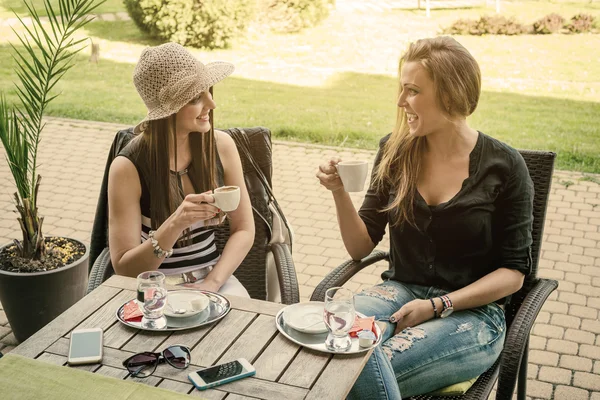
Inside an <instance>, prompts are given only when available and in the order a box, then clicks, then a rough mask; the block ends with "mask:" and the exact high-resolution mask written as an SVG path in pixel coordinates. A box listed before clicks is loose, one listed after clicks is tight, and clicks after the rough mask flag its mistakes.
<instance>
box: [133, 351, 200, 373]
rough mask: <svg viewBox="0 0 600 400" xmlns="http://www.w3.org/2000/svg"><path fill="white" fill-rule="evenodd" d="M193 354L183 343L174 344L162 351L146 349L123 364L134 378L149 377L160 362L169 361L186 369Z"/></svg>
mask: <svg viewBox="0 0 600 400" xmlns="http://www.w3.org/2000/svg"><path fill="white" fill-rule="evenodd" d="M191 360H192V355H191V352H190V349H189V348H188V347H186V346H182V345H173V346H169V347H167V348H166V349H164V350H163V351H162V352H161V353H153V352H150V351H145V352H143V353H138V354H134V355H132V356H131V357H129V358H128V359H127V360H125V361H123V366H124V367H125V368H127V371H129V373H130V374H131V376H132V377H134V378H147V377H149V376H150V375H152V374H153V373H154V371H156V366H157V365H158V364H164V363H165V362H167V363H168V364H169V365H171V366H172V367H175V368H177V369H185V368H187V367H188V366H189V365H190V362H191Z"/></svg>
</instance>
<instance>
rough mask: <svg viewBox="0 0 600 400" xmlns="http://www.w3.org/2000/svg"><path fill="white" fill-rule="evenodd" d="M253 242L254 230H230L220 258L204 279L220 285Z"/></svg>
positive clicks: (233, 270) (232, 271)
mask: <svg viewBox="0 0 600 400" xmlns="http://www.w3.org/2000/svg"><path fill="white" fill-rule="evenodd" d="M253 243H254V231H250V230H245V229H240V230H238V231H236V232H232V233H231V236H229V240H227V243H226V244H225V247H224V248H223V252H222V254H221V258H220V259H219V261H218V262H217V264H216V265H215V267H214V268H213V270H212V271H211V272H210V273H209V274H208V275H207V277H206V281H212V282H214V283H215V284H216V285H217V286H218V287H221V286H223V285H224V284H225V282H227V279H229V277H230V276H231V275H232V274H233V273H234V272H235V270H236V269H237V268H238V267H239V266H240V264H241V263H242V261H244V258H246V255H247V254H248V252H249V251H250V249H251V248H252V244H253Z"/></svg>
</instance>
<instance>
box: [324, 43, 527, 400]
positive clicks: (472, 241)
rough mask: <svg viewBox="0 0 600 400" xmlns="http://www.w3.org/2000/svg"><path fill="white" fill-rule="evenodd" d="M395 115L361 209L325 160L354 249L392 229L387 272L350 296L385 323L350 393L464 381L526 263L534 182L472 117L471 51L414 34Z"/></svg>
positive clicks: (406, 392) (491, 345) (492, 344)
mask: <svg viewBox="0 0 600 400" xmlns="http://www.w3.org/2000/svg"><path fill="white" fill-rule="evenodd" d="M400 72H401V77H400V89H399V96H398V118H397V124H396V127H395V129H394V130H393V132H392V133H391V134H390V135H388V136H386V137H385V138H383V140H382V141H381V144H380V150H379V153H378V155H377V157H376V158H375V165H374V168H373V177H372V182H371V186H370V188H369V190H368V191H367V194H366V196H365V200H364V202H363V205H362V207H361V209H360V211H358V212H356V210H355V208H354V206H353V204H352V201H351V199H350V196H349V195H348V193H346V192H345V191H344V190H343V185H342V183H341V181H340V178H339V177H338V176H337V174H336V169H335V165H336V164H337V163H338V162H339V159H332V160H330V162H329V163H327V164H324V165H321V166H320V167H319V172H318V173H317V177H318V178H319V179H320V181H321V184H322V185H323V186H325V187H326V188H327V189H329V190H331V191H332V192H333V197H334V200H335V205H336V209H337V213H338V220H339V225H340V230H341V234H342V238H343V240H344V244H345V246H346V249H347V250H348V252H349V253H350V255H351V256H352V258H353V259H357V260H358V259H361V258H363V257H365V256H367V255H368V254H369V253H371V251H372V250H373V249H374V248H375V246H376V245H377V243H379V242H380V241H381V239H382V237H383V235H384V233H385V230H386V228H388V229H389V235H390V269H389V270H387V271H385V272H384V273H383V275H382V278H383V280H384V282H383V283H382V284H379V285H376V286H374V287H372V288H370V289H367V290H365V291H363V292H362V293H360V294H358V295H357V296H355V303H356V309H357V310H358V311H360V312H362V313H364V314H366V315H368V316H372V315H374V316H375V318H376V319H377V320H380V321H385V322H386V323H387V325H388V326H387V328H388V329H387V330H386V333H385V334H384V337H383V340H382V345H381V346H378V347H377V348H376V349H375V350H374V352H373V355H372V357H371V358H370V359H369V361H368V362H367V365H366V366H365V368H364V370H363V371H362V373H361V375H360V376H359V378H358V380H357V382H356V384H355V386H354V388H353V389H352V391H351V393H350V398H352V399H399V398H400V394H402V396H405V397H411V396H415V395H419V394H425V393H429V392H431V391H434V390H437V389H440V388H443V387H446V386H448V385H452V384H455V383H459V382H465V381H468V380H470V379H472V378H475V377H477V376H478V375H480V374H482V373H483V372H485V371H486V370H487V369H488V368H489V367H490V366H491V365H492V364H493V363H494V362H495V361H496V359H497V358H498V356H499V355H500V352H501V350H502V347H503V343H504V336H505V331H506V322H505V319H504V313H503V311H502V308H501V306H502V305H503V304H504V299H505V298H506V297H507V296H510V295H511V294H512V293H514V292H516V291H517V290H519V289H520V288H521V286H522V284H523V279H524V277H525V275H526V274H528V273H529V272H530V269H531V255H530V245H531V243H532V237H531V231H532V220H533V217H532V212H533V207H532V202H533V184H532V181H531V179H530V177H529V173H528V170H527V166H526V165H525V162H524V160H523V158H522V157H521V155H520V154H519V152H518V151H516V150H515V149H513V148H511V147H509V146H508V145H506V144H504V143H502V142H500V141H498V140H496V139H493V138H491V137H489V136H487V135H484V134H483V133H481V132H478V131H476V130H474V129H472V128H470V127H469V125H468V124H467V121H466V117H467V116H469V115H471V114H472V113H473V111H475V108H476V107H477V103H478V101H479V96H480V93H481V73H480V70H479V66H478V64H477V61H476V60H475V59H474V58H473V56H472V55H471V54H470V53H469V52H468V51H467V50H466V49H465V48H464V47H463V46H461V45H460V44H459V43H458V42H457V41H455V40H454V39H452V38H450V37H437V38H432V39H422V40H418V41H416V42H414V43H412V44H411V45H410V46H409V48H408V51H407V52H406V53H405V54H404V56H403V57H402V59H401V62H400Z"/></svg>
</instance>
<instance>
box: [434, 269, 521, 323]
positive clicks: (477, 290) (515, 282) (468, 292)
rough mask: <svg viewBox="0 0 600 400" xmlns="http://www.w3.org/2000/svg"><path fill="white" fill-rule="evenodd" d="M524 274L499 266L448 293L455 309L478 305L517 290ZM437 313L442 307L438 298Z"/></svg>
mask: <svg viewBox="0 0 600 400" xmlns="http://www.w3.org/2000/svg"><path fill="white" fill-rule="evenodd" d="M524 278H525V276H524V275H523V274H522V273H521V272H519V271H516V270H513V269H508V268H499V269H497V270H495V271H493V272H490V273H489V274H487V275H485V276H484V277H482V278H480V279H478V280H477V281H475V282H473V283H471V284H470V285H468V286H465V287H464V288H462V289H459V290H457V291H455V292H452V293H449V294H448V297H449V298H450V300H452V306H453V307H454V310H455V311H458V310H466V309H469V308H476V307H480V306H483V305H486V304H489V303H492V302H494V301H496V300H499V299H502V298H504V297H506V296H509V295H511V294H513V293H515V292H516V291H518V290H519V289H520V288H521V286H523V279H524ZM436 303H437V307H438V314H439V312H440V310H441V307H442V302H441V300H440V299H436Z"/></svg>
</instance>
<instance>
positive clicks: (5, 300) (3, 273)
mask: <svg viewBox="0 0 600 400" xmlns="http://www.w3.org/2000/svg"><path fill="white" fill-rule="evenodd" d="M43 4H44V7H45V10H46V13H47V17H46V18H40V16H39V14H38V12H37V11H36V9H35V7H34V5H33V3H28V2H27V1H25V5H26V6H27V9H28V11H29V17H30V18H29V20H30V23H29V21H24V20H23V19H21V18H20V17H19V16H18V15H16V13H15V15H16V16H17V18H18V19H19V22H20V24H21V26H22V28H23V31H22V32H21V33H19V32H17V30H16V29H13V31H14V32H15V34H16V35H17V37H18V38H19V41H20V42H21V44H20V45H19V46H17V45H15V44H12V43H11V46H12V52H13V58H14V60H15V63H16V67H15V70H16V73H17V76H18V78H19V79H18V82H17V83H15V87H16V93H17V95H18V100H19V101H17V102H15V104H9V103H8V101H7V99H6V96H5V94H4V93H0V140H1V141H2V145H3V146H4V150H5V152H6V160H7V162H8V166H9V169H10V171H11V174H12V176H13V179H14V184H15V186H16V192H15V193H14V201H15V208H16V210H15V211H16V213H17V218H16V220H15V223H18V224H19V226H20V228H21V231H22V233H23V235H22V238H21V239H15V240H14V241H13V242H11V243H8V244H6V245H4V246H2V247H0V302H2V306H3V308H4V310H5V312H6V316H7V318H8V321H9V323H10V326H11V327H12V330H13V333H14V335H15V337H16V339H17V340H18V341H23V340H25V339H27V338H28V337H29V336H31V335H32V334H33V333H35V332H36V331H37V330H39V329H40V328H41V327H43V326H44V325H46V324H47V323H48V322H50V321H51V320H53V319H54V318H55V317H57V316H58V315H59V314H61V313H62V312H63V311H65V310H66V309H67V308H69V307H70V306H71V305H73V304H74V303H75V302H77V301H78V300H79V299H81V298H82V297H83V296H84V294H85V288H86V281H87V270H88V250H87V246H86V245H85V244H84V243H82V242H80V241H77V240H74V239H71V238H65V237H45V236H44V234H43V231H42V227H43V221H44V218H43V217H42V216H41V215H40V214H39V213H38V191H39V189H40V184H41V176H40V175H39V174H38V170H37V168H38V162H37V160H38V159H37V155H38V149H39V146H40V143H41V134H42V132H43V129H44V121H43V117H44V113H45V111H46V109H47V107H48V104H49V103H50V102H51V101H52V100H53V99H54V98H56V96H58V94H56V93H53V90H52V89H53V88H55V86H56V84H57V83H58V82H59V81H60V79H61V78H62V77H63V76H64V74H65V73H66V72H67V71H68V70H69V69H70V68H71V67H72V66H73V61H74V56H75V55H76V54H77V53H78V52H79V51H81V50H82V49H83V48H84V44H83V42H84V41H85V40H86V39H85V38H84V39H81V38H75V32H77V31H78V30H79V29H81V28H82V27H83V26H84V25H86V24H87V23H88V22H90V21H91V20H92V18H91V17H90V13H91V12H92V11H93V10H94V9H95V8H96V7H98V5H100V4H101V2H98V1H96V0H59V2H58V8H57V7H56V6H53V5H52V4H56V2H55V1H53V0H43Z"/></svg>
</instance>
